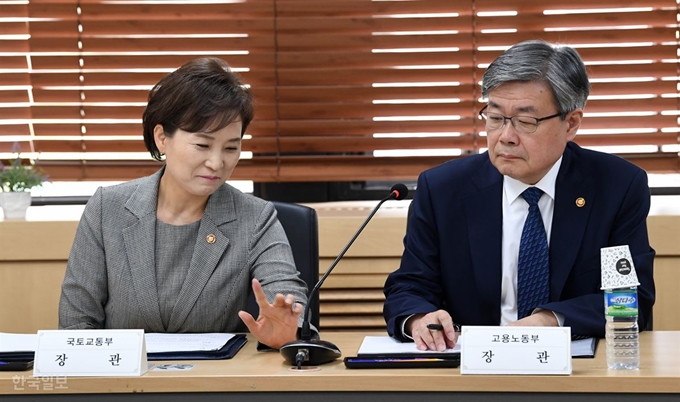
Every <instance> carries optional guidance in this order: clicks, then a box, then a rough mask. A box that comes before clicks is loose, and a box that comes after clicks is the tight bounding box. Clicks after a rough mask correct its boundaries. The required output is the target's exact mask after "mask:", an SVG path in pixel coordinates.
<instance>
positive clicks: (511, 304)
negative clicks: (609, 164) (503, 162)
mask: <svg viewBox="0 0 680 402" xmlns="http://www.w3.org/2000/svg"><path fill="white" fill-rule="evenodd" d="M560 165H562V158H560V159H559V160H558V161H557V162H555V164H554V165H553V167H552V168H550V170H549V171H548V173H546V175H545V176H543V178H542V179H541V180H540V181H539V182H538V183H536V184H534V185H533V186H530V185H528V184H524V183H522V182H521V181H519V180H515V179H513V178H511V177H508V176H503V240H502V246H501V247H502V253H503V254H502V260H501V261H502V275H503V277H502V281H501V325H507V324H509V323H511V322H513V321H517V260H518V258H519V242H520V239H521V238H522V229H523V228H524V221H525V220H526V218H527V215H529V204H528V203H527V202H526V201H525V200H524V197H522V193H523V192H524V190H526V189H527V188H529V187H537V188H539V189H541V190H542V191H543V195H542V196H541V198H540V199H539V200H538V208H539V209H540V210H541V217H542V218H543V226H544V227H545V233H546V236H547V237H548V249H550V231H551V229H552V218H553V211H554V210H555V183H556V182H557V173H558V172H559V170H560ZM538 311H540V310H538ZM536 312H537V310H534V313H536ZM555 316H556V317H557V320H558V322H559V323H560V326H561V325H562V323H563V322H564V318H563V317H561V314H555Z"/></svg>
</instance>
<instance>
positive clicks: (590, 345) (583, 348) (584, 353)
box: [571, 338, 597, 357]
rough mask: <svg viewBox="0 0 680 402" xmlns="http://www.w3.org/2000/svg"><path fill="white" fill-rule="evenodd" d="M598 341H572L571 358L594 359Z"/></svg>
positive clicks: (587, 339) (590, 339)
mask: <svg viewBox="0 0 680 402" xmlns="http://www.w3.org/2000/svg"><path fill="white" fill-rule="evenodd" d="M596 346H597V339H595V338H585V339H578V340H574V341H571V357H593V356H595V347H596Z"/></svg>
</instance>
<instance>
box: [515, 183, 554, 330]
mask: <svg viewBox="0 0 680 402" xmlns="http://www.w3.org/2000/svg"><path fill="white" fill-rule="evenodd" d="M541 195H543V191H541V190H540V189H538V188H536V187H529V188H528V189H526V190H524V192H523V193H522V197H524V199H525V200H526V202H527V203H529V215H527V219H526V221H524V229H522V239H521V240H520V243H519V258H518V261H517V318H518V319H522V318H524V317H526V316H528V315H530V314H531V312H532V311H533V310H534V309H535V308H536V307H537V306H538V305H540V304H544V303H547V302H548V299H549V296H550V288H549V284H550V280H549V265H548V239H547V236H546V234H545V227H544V226H543V218H541V211H540V209H539V208H538V200H539V199H540V198H541Z"/></svg>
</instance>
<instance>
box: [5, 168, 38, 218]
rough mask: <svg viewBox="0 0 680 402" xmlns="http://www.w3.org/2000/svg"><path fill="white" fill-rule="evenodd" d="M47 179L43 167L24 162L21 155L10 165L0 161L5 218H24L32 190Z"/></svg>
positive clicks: (29, 203)
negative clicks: (27, 164)
mask: <svg viewBox="0 0 680 402" xmlns="http://www.w3.org/2000/svg"><path fill="white" fill-rule="evenodd" d="M45 180H47V176H45V173H44V172H43V171H42V169H40V168H37V167H35V166H32V165H29V166H26V165H24V164H22V163H21V158H20V157H19V156H17V158H16V159H14V160H13V161H10V164H9V165H8V166H4V165H3V164H1V163H0V208H2V210H3V212H4V214H5V219H24V218H25V217H26V210H27V209H28V207H29V206H30V205H31V193H30V190H31V189H32V188H34V187H39V186H41V185H42V183H43V182H44V181H45Z"/></svg>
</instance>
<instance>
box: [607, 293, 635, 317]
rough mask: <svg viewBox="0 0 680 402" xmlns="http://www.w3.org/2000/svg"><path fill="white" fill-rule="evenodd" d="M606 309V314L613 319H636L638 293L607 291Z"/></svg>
mask: <svg viewBox="0 0 680 402" xmlns="http://www.w3.org/2000/svg"><path fill="white" fill-rule="evenodd" d="M604 308H605V314H607V315H608V316H611V317H636V316H637V315H638V300H637V291H635V290H631V289H621V290H611V291H605V293H604Z"/></svg>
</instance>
